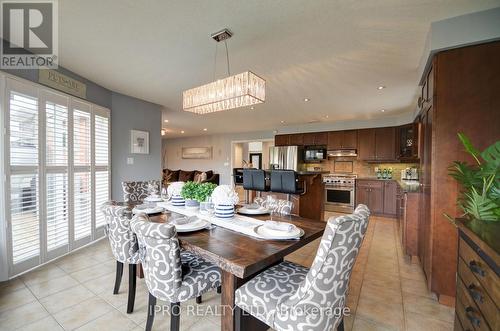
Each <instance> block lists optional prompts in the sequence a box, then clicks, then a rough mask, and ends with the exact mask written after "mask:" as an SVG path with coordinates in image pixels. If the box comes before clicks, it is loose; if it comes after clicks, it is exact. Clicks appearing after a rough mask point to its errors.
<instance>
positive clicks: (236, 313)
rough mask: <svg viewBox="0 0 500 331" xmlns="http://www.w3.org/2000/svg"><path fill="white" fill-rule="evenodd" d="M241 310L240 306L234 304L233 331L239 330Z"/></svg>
mask: <svg viewBox="0 0 500 331" xmlns="http://www.w3.org/2000/svg"><path fill="white" fill-rule="evenodd" d="M241 315H242V311H241V308H240V307H238V306H234V325H235V331H241V322H242V321H241V317H242V316H241Z"/></svg>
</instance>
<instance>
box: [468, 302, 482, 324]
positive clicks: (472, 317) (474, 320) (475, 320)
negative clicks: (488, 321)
mask: <svg viewBox="0 0 500 331" xmlns="http://www.w3.org/2000/svg"><path fill="white" fill-rule="evenodd" d="M465 315H467V318H468V319H469V321H470V322H471V323H472V324H473V325H474V326H477V327H479V324H480V323H481V320H480V319H479V318H477V317H476V316H475V314H474V308H472V307H470V306H469V307H467V308H465Z"/></svg>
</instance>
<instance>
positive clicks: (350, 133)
mask: <svg viewBox="0 0 500 331" xmlns="http://www.w3.org/2000/svg"><path fill="white" fill-rule="evenodd" d="M342 148H344V149H356V148H358V130H346V131H342Z"/></svg>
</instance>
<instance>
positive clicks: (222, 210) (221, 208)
mask: <svg viewBox="0 0 500 331" xmlns="http://www.w3.org/2000/svg"><path fill="white" fill-rule="evenodd" d="M215 217H217V218H233V217H234V205H215Z"/></svg>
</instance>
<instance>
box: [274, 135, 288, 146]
mask: <svg viewBox="0 0 500 331" xmlns="http://www.w3.org/2000/svg"><path fill="white" fill-rule="evenodd" d="M289 145H290V135H289V134H277V135H275V136H274V146H289Z"/></svg>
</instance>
